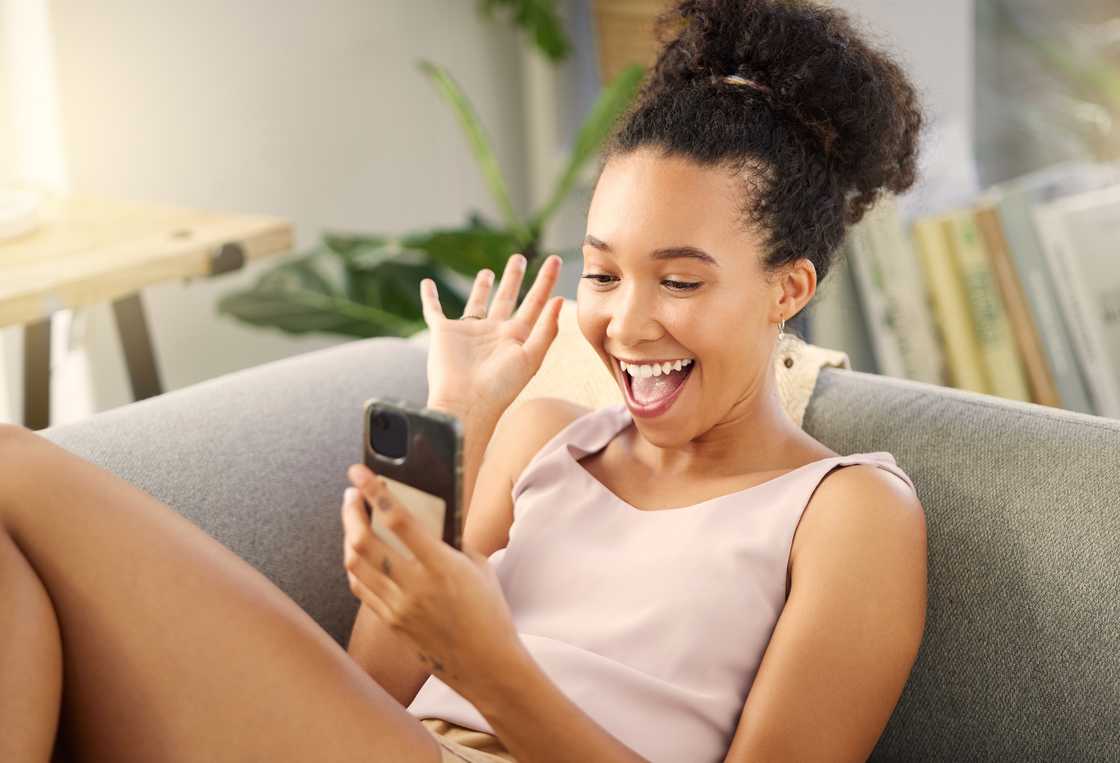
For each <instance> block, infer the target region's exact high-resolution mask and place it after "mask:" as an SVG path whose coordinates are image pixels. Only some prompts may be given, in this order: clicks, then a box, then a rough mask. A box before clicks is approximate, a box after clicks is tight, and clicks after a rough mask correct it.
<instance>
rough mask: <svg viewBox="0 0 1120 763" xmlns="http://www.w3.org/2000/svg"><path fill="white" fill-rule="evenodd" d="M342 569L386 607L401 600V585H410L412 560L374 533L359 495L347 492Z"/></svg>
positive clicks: (343, 514)
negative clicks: (363, 585) (366, 585)
mask: <svg viewBox="0 0 1120 763" xmlns="http://www.w3.org/2000/svg"><path fill="white" fill-rule="evenodd" d="M342 526H343V536H344V539H343V566H345V568H346V570H347V571H348V572H351V573H354V574H357V575H360V576H361V577H362V579H363V580H365V581H366V583H367V584H368V585H369V586H370V587H371V588H372V589H373V590H374V592H376V593H377V594H378V595H379V596H380V597H381V598H382V599H383V600H384V601H386V602H387V603H388V604H390V605H393V606H395V605H396V604H397V603H398V602H399V601H400V598H401V588H400V585H398V584H401V583H403V584H404V585H405V586H406V587H407V586H408V585H409V583H408V580H409V579H410V575H411V569H410V567H409V565H410V564H411V560H409V559H406V558H404V556H403V555H402V554H401V553H400V552H398V551H397V550H396V549H395V548H393V547H392V546H390V545H389V544H388V543H385V542H384V541H382V540H381V539H380V538H378V537H377V535H376V534H375V533H374V532H373V528H372V526H371V525H370V518H369V514H368V511H367V510H366V508H365V505H364V499H363V497H362V494H361V492H360V491H359V490H357V489H356V488H352V489H348V490H347V491H346V493H345V496H344V498H343V501H342Z"/></svg>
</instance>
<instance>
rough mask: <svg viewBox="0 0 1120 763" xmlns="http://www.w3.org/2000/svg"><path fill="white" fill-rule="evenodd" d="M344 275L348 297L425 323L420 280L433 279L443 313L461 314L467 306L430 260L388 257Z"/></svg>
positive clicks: (350, 270) (448, 314) (449, 314)
mask: <svg viewBox="0 0 1120 763" xmlns="http://www.w3.org/2000/svg"><path fill="white" fill-rule="evenodd" d="M347 274H348V276H349V279H350V284H349V287H348V293H349V296H350V299H351V300H353V301H354V302H357V303H360V304H363V305H368V306H370V307H373V308H376V309H379V310H384V311H386V312H388V313H392V314H393V315H398V316H403V317H405V318H407V319H410V320H419V321H420V322H421V323H424V320H423V315H424V305H423V302H422V301H421V299H420V281H421V280H423V279H425V278H431V279H432V280H433V281H435V283H436V288H437V290H438V291H439V301H440V307H442V308H443V312H444V315H447V316H449V317H451V316H458V315H462V314H463V309H464V308H465V307H466V300H465V299H463V297H462V296H460V294H459V293H458V291H457V290H456V288H455V287H454V285H452V284H451V283H449V282H448V281H447V280H446V279H445V278H444V276H443V274H442V273H441V272H440V270H439V269H438V268H436V267H434V266H433V265H432V263H427V262H422V263H411V262H402V261H397V260H387V261H385V262H382V263H381V264H380V265H378V266H377V267H375V268H353V269H348V271H347Z"/></svg>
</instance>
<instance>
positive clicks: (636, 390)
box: [615, 358, 696, 416]
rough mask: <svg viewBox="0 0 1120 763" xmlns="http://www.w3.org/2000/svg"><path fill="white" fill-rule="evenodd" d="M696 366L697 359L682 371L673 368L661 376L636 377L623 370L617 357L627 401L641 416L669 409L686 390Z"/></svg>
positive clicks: (616, 365) (616, 362)
mask: <svg viewBox="0 0 1120 763" xmlns="http://www.w3.org/2000/svg"><path fill="white" fill-rule="evenodd" d="M695 366H696V361H695V360H693V362H692V363H690V364H689V365H687V366H685V367H684V368H682V369H681V370H680V371H675V370H673V371H669V373H667V374H666V373H663V374H661V375H660V376H652V377H646V378H638V379H635V378H634V377H633V376H631V375H630V374H629V373H628V372H626V371H623V370H622V365H621V363H619V361H618V359H617V358H615V367H616V368H617V369H618V372H619V373H620V374H622V383H623V385H624V386H625V389H626V403H627V405H628V406H629V407H630V410H631V411H632V412H633V413H634V414H636V415H639V416H658V415H660V414H662V413H664V412H665V411H667V410H669V407H670V406H671V405H672V404H673V401H675V400H676V399H677V398H678V397H679V396H680V394H681V392H682V391H683V390H684V387H685V384H686V382H687V381H688V377H689V376H691V375H692V369H693V368H694V367H695Z"/></svg>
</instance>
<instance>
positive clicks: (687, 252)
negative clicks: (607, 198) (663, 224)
mask: <svg viewBox="0 0 1120 763" xmlns="http://www.w3.org/2000/svg"><path fill="white" fill-rule="evenodd" d="M583 243H584V245H585V246H593V247H595V248H596V249H599V250H600V251H603V252H613V251H614V250H612V249H611V247H610V244H608V243H607V242H606V241H600V240H599V239H597V238H595V237H594V236H592V235H591V234H590V233H589V234H587V238H585V239H584V240H583ZM649 257H650V259H651V260H672V259H677V258H679V257H691V258H693V259H696V260H700V261H701V262H703V263H706V264H708V265H711V266H713V267H717V268H718V267H719V263H718V262H716V258H715V257H713V256H712V255H710V254H708V253H707V252H705V251H703V250H702V249H697V248H696V247H694V246H667V247H663V248H661V249H654V250H653V251H652V252H650V253H649Z"/></svg>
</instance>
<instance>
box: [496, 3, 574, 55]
mask: <svg viewBox="0 0 1120 763" xmlns="http://www.w3.org/2000/svg"><path fill="white" fill-rule="evenodd" d="M499 5H507V6H509V7H510V8H512V12H513V21H514V23H515V24H516V25H517V26H519V27H521V28H522V29H523V30H525V31H526V32H527V33H529V34H530V35H532V37H533V42H534V43H535V44H536V46H537V49H538V50H540V51H541V53H543V54H544V55H545V57H546V58H548V59H549V60H551V61H552V62H553V63H556V62H558V61H563V60H564V59H565V58H567V57H568V54H570V53H571V52H572V44H571V41H570V40H569V39H568V35H567V34H566V33H565V31H564V25H563V24H562V23H561V21H560V17H559V16H558V15H557V14H556V8H555V7H554V3H553V0H480V2H479V4H478V10H479V13H481V14H483V15H485V16H487V17H489V18H493V17H494V8H495V7H497V6H499Z"/></svg>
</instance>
